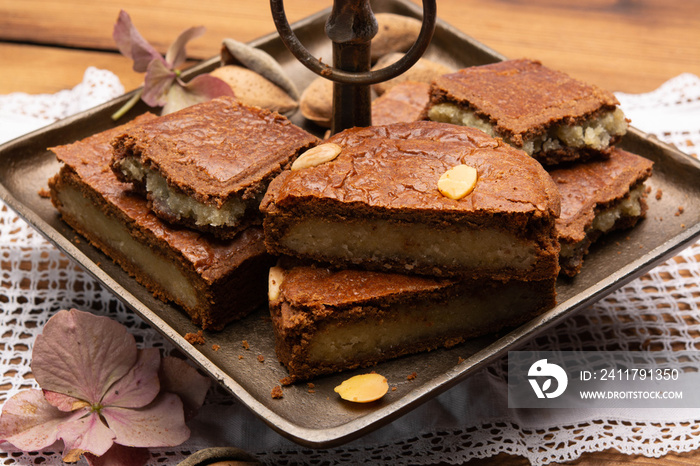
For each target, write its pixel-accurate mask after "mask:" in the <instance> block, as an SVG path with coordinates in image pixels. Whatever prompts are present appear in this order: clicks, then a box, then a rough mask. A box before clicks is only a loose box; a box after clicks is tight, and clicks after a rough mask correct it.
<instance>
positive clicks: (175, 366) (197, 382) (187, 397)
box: [159, 356, 211, 419]
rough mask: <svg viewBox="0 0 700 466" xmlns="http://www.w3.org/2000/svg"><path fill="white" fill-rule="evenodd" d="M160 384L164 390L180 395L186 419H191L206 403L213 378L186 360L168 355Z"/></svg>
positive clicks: (161, 369) (160, 373) (163, 363)
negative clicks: (201, 372)
mask: <svg viewBox="0 0 700 466" xmlns="http://www.w3.org/2000/svg"><path fill="white" fill-rule="evenodd" d="M159 377H160V386H161V388H162V390H163V391H164V392H168V393H174V394H175V395H177V396H179V397H180V400H181V401H182V405H183V407H184V410H185V419H191V418H193V417H194V415H195V414H197V410H199V408H200V407H201V406H202V404H204V399H205V398H206V396H207V391H208V390H209V387H210V386H211V379H210V378H209V377H204V376H203V375H201V374H200V373H199V371H197V369H195V368H194V367H192V366H190V365H189V364H188V363H187V362H186V361H184V360H182V359H179V358H175V357H172V356H167V357H165V358H163V362H162V364H161V367H160V372H159Z"/></svg>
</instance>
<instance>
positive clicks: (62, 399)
mask: <svg viewBox="0 0 700 466" xmlns="http://www.w3.org/2000/svg"><path fill="white" fill-rule="evenodd" d="M44 398H46V401H48V402H49V403H50V404H52V405H53V406H55V407H56V408H58V409H60V410H61V411H64V412H68V413H69V412H71V411H75V410H78V409H81V408H85V407H88V406H90V403H88V402H87V401H83V400H80V399H78V398H75V397H72V396H68V395H64V394H63V393H58V392H52V391H51V390H44Z"/></svg>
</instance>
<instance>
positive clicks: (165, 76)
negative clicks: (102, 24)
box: [112, 10, 233, 120]
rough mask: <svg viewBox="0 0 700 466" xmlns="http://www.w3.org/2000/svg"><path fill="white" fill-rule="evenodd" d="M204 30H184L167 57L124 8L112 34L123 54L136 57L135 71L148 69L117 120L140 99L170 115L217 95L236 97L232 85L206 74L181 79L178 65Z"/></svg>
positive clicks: (201, 28) (117, 114)
mask: <svg viewBox="0 0 700 466" xmlns="http://www.w3.org/2000/svg"><path fill="white" fill-rule="evenodd" d="M203 33H204V27H202V26H200V27H193V28H189V29H187V30H185V31H183V32H182V33H180V35H179V36H178V37H177V39H176V40H175V42H173V43H172V45H171V46H170V47H169V48H168V52H167V53H166V55H165V58H164V57H163V56H162V55H161V54H160V53H158V51H157V50H156V49H155V48H154V47H153V46H152V45H151V44H149V43H148V42H147V41H146V39H144V38H143V36H142V35H141V34H140V33H139V31H138V30H137V29H136V27H135V26H134V25H133V23H132V22H131V17H130V16H129V14H128V13H127V12H126V11H124V10H122V11H120V12H119V17H118V19H117V23H116V24H115V25H114V31H113V33H112V37H113V39H114V42H115V43H116V44H117V47H118V48H119V51H120V52H121V53H122V55H124V56H125V57H127V58H131V59H132V60H134V66H133V68H134V71H137V72H139V73H143V72H146V76H145V77H144V84H143V89H142V90H141V92H137V93H136V94H134V97H133V98H132V99H131V100H130V101H129V102H127V103H126V104H125V105H124V106H123V107H122V108H121V109H120V110H119V111H117V113H115V114H114V115H113V116H112V118H114V119H115V120H116V119H118V118H119V117H121V116H122V115H123V114H124V113H125V112H126V111H128V110H129V109H130V108H131V107H132V106H133V105H134V104H135V103H136V102H137V101H138V99H139V98H140V99H142V100H143V101H144V102H146V104H148V105H149V106H151V107H163V110H162V113H163V114H166V113H172V112H174V111H177V110H179V109H181V108H184V107H187V106H190V105H194V104H196V103H200V102H206V101H208V100H211V99H213V98H215V97H220V96H224V95H229V96H233V91H232V90H231V87H230V86H229V85H228V84H226V83H225V82H224V81H222V80H221V79H219V78H217V77H214V76H211V75H209V74H206V73H205V74H200V75H198V76H196V77H194V78H193V79H192V80H191V81H189V82H188V83H185V82H183V81H182V79H180V70H179V69H178V67H179V66H181V65H182V64H183V63H184V62H185V58H186V57H187V54H186V52H185V46H186V45H187V43H188V42H189V41H190V40H192V39H194V38H196V37H199V36H201V35H202V34H203Z"/></svg>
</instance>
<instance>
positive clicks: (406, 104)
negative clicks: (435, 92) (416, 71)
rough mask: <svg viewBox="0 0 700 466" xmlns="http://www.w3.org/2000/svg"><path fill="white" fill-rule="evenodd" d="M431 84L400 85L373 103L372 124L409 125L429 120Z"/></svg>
mask: <svg viewBox="0 0 700 466" xmlns="http://www.w3.org/2000/svg"><path fill="white" fill-rule="evenodd" d="M429 103H430V84H428V83H421V82H417V81H406V82H403V83H399V84H397V85H395V86H393V87H392V88H390V89H389V90H388V91H386V92H385V93H384V94H382V95H381V96H379V97H377V98H376V99H374V100H373V101H372V124H373V125H374V126H381V125H388V124H391V123H408V122H411V121H418V120H425V119H427V118H428V104H429Z"/></svg>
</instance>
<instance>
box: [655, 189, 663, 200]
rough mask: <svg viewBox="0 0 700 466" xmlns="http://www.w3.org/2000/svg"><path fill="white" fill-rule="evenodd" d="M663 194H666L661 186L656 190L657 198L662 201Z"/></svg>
mask: <svg viewBox="0 0 700 466" xmlns="http://www.w3.org/2000/svg"><path fill="white" fill-rule="evenodd" d="M663 195H664V192H663V191H662V190H661V188H659V189H657V190H656V200H657V201H660V200H661V198H662V197H663Z"/></svg>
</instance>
